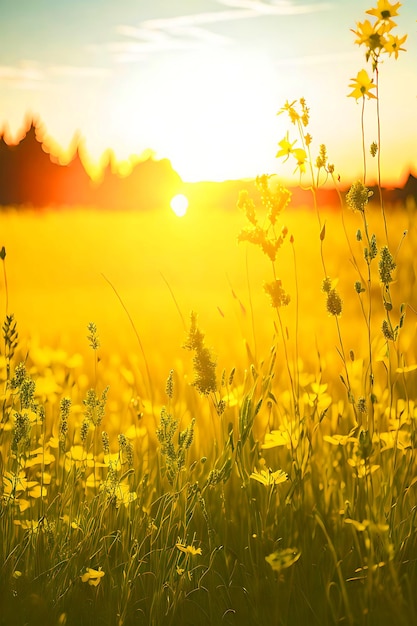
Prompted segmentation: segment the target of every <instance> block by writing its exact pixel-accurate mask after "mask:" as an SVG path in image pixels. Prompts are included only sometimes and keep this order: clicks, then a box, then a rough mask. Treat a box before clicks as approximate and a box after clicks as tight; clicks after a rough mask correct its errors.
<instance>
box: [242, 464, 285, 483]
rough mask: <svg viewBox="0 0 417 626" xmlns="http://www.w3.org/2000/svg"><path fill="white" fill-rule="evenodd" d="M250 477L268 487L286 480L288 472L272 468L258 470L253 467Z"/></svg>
mask: <svg viewBox="0 0 417 626" xmlns="http://www.w3.org/2000/svg"><path fill="white" fill-rule="evenodd" d="M250 478H252V479H253V480H257V481H258V483H261V485H265V487H269V486H271V485H280V484H281V483H285V482H286V481H287V480H288V474H287V473H286V472H284V471H283V470H281V469H280V470H277V471H276V472H273V471H272V470H261V471H260V472H258V470H257V469H256V468H255V470H254V471H253V473H252V474H251V475H250Z"/></svg>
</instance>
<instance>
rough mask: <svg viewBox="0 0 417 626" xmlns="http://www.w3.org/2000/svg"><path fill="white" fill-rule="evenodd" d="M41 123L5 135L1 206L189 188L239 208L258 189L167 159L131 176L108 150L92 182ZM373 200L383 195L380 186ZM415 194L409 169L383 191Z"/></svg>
mask: <svg viewBox="0 0 417 626" xmlns="http://www.w3.org/2000/svg"><path fill="white" fill-rule="evenodd" d="M44 141H45V136H44V131H43V130H42V125H41V124H38V123H36V122H35V121H34V120H31V121H29V123H28V124H27V130H26V131H25V133H24V135H23V137H22V139H21V140H20V141H19V143H17V144H10V143H7V141H6V139H5V136H4V131H3V132H2V133H1V134H0V206H19V207H20V206H22V207H23V206H30V207H34V208H45V207H65V206H67V207H75V206H81V207H96V208H102V209H112V210H145V209H148V210H149V209H150V210H153V209H158V208H162V207H166V206H168V205H169V201H170V199H171V198H172V196H174V195H175V194H176V193H180V192H183V193H187V195H189V197H190V199H191V198H192V197H193V196H194V197H195V198H196V199H197V198H198V202H199V204H201V205H203V206H206V205H207V206H210V205H211V206H213V204H215V205H216V206H217V207H221V206H222V207H224V208H235V206H236V200H237V196H238V191H239V189H240V188H242V184H243V185H244V186H246V187H248V186H249V187H250V188H251V189H252V190H253V189H254V184H253V183H254V181H253V180H252V181H245V182H244V183H243V181H225V182H224V183H209V182H201V183H184V182H183V181H182V179H181V177H180V176H179V174H178V173H177V172H175V171H174V169H173V168H172V166H171V162H170V161H169V160H168V159H161V160H155V159H153V158H151V157H150V158H147V159H143V160H139V161H138V162H137V163H136V164H135V165H134V166H133V168H132V171H131V172H130V174H129V175H127V176H121V175H120V174H118V173H117V171H116V167H115V163H114V157H113V158H112V153H111V152H109V158H108V162H107V164H106V165H105V167H104V169H103V172H102V176H101V177H100V179H99V180H98V181H93V180H92V179H91V178H90V176H89V175H88V173H87V171H86V169H85V167H84V165H83V163H82V160H81V157H80V153H79V147H78V146H77V147H76V148H75V152H74V155H73V157H72V159H71V161H70V162H69V163H68V164H67V165H62V164H60V163H59V160H58V158H57V156H56V155H53V154H50V152H49V149H48V147H47V145H45V143H44ZM373 191H374V199H375V198H378V193H377V190H376V189H375V188H373ZM292 192H293V202H292V205H293V206H302V205H306V204H307V205H309V204H311V194H310V193H309V192H308V191H303V190H301V189H299V188H293V189H292ZM318 195H319V198H318V199H319V202H320V203H321V204H322V205H327V206H331V205H337V204H338V196H337V192H336V190H335V189H331V188H325V189H320V190H319V193H318ZM408 197H413V198H414V200H415V201H416V202H417V178H416V177H415V176H414V175H413V174H411V173H410V174H409V176H408V178H407V180H406V181H405V184H404V186H403V187H400V188H395V189H386V190H384V198H385V200H386V202H388V203H393V204H394V203H397V202H404V201H405V200H406V198H408Z"/></svg>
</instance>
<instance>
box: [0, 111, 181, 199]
mask: <svg viewBox="0 0 417 626" xmlns="http://www.w3.org/2000/svg"><path fill="white" fill-rule="evenodd" d="M110 154H111V153H110ZM182 185H183V183H182V180H181V178H180V176H179V175H178V174H177V173H176V172H175V171H174V170H173V168H172V166H171V163H170V161H169V160H168V159H162V160H155V159H153V158H147V159H145V160H142V161H138V163H137V164H136V165H134V166H133V169H132V171H131V173H130V174H129V175H128V176H125V177H122V176H120V175H119V174H118V173H116V172H115V167H114V163H112V159H111V156H109V161H108V163H107V165H106V166H105V167H104V170H103V173H102V176H101V177H100V179H99V181H92V179H91V178H90V176H89V175H88V173H87V172H86V169H85V167H84V165H83V163H82V160H81V158H80V154H79V149H78V147H77V148H76V150H75V153H74V155H73V157H72V159H71V161H70V162H69V163H68V164H67V165H61V164H60V163H59V162H58V158H57V157H56V156H55V155H52V154H49V153H48V148H47V147H46V146H45V144H44V135H43V132H42V128H41V126H40V125H39V124H36V123H35V122H34V121H33V120H32V121H31V122H29V124H28V126H27V130H26V132H25V133H24V136H23V137H22V139H21V140H20V142H19V143H17V144H16V145H12V144H8V143H7V142H6V140H5V137H4V132H3V133H2V134H1V136H0V205H2V206H8V205H13V206H16V205H17V206H22V205H25V206H32V207H35V208H43V207H48V206H55V207H61V206H89V207H99V208H105V209H120V210H124V209H155V208H158V207H160V206H164V205H168V204H169V201H170V199H171V197H172V196H173V195H175V193H178V191H179V190H180V189H181V188H182Z"/></svg>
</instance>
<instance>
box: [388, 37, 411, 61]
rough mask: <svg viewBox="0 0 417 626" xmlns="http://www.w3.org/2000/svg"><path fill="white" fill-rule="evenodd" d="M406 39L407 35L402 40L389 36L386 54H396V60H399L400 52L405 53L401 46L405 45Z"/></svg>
mask: <svg viewBox="0 0 417 626" xmlns="http://www.w3.org/2000/svg"><path fill="white" fill-rule="evenodd" d="M406 39H407V35H404V37H401V38H399V37H396V36H394V35H388V39H387V41H386V42H385V43H384V50H385V52H388V54H389V56H391V54H394V56H395V58H396V59H398V53H399V52H400V50H402V51H403V52H405V48H401V44H403V43H404V41H405V40H406Z"/></svg>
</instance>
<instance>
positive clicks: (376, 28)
mask: <svg viewBox="0 0 417 626" xmlns="http://www.w3.org/2000/svg"><path fill="white" fill-rule="evenodd" d="M400 6H401V4H400V3H399V2H396V3H395V4H391V3H390V2H389V1H388V0H378V2H377V6H376V7H375V8H373V9H370V10H369V11H366V13H367V14H368V15H371V16H372V17H373V18H374V20H373V22H371V21H370V20H369V19H366V20H365V21H364V22H357V23H356V30H354V29H352V32H353V33H354V35H356V39H355V43H356V44H357V45H358V46H365V48H366V52H365V58H366V61H369V60H371V62H372V71H373V72H374V71H376V72H377V71H378V64H379V63H380V56H381V54H388V56H391V55H392V54H393V55H394V57H395V58H396V59H398V54H399V52H400V51H405V48H402V47H401V46H402V45H403V43H404V42H405V40H406V39H407V35H404V36H403V37H398V36H397V35H393V34H392V30H393V29H394V28H395V27H396V26H397V24H396V23H395V22H394V21H393V19H392V18H393V17H395V16H396V15H398V9H399V7H400ZM351 80H352V83H350V85H349V87H350V88H351V89H352V92H351V93H350V94H349V97H352V98H356V100H359V99H360V98H365V96H367V97H368V99H370V98H374V99H376V98H377V97H378V95H377V92H378V89H377V87H378V85H377V83H374V82H373V80H372V78H370V76H369V75H368V72H367V71H366V70H364V69H362V70H360V71H359V72H358V74H357V76H356V78H352V79H351ZM371 90H375V91H376V95H375V94H374V93H372V91H371ZM377 149H378V146H377V144H375V143H373V144H372V147H371V153H372V154H373V156H375V154H376V151H377Z"/></svg>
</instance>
